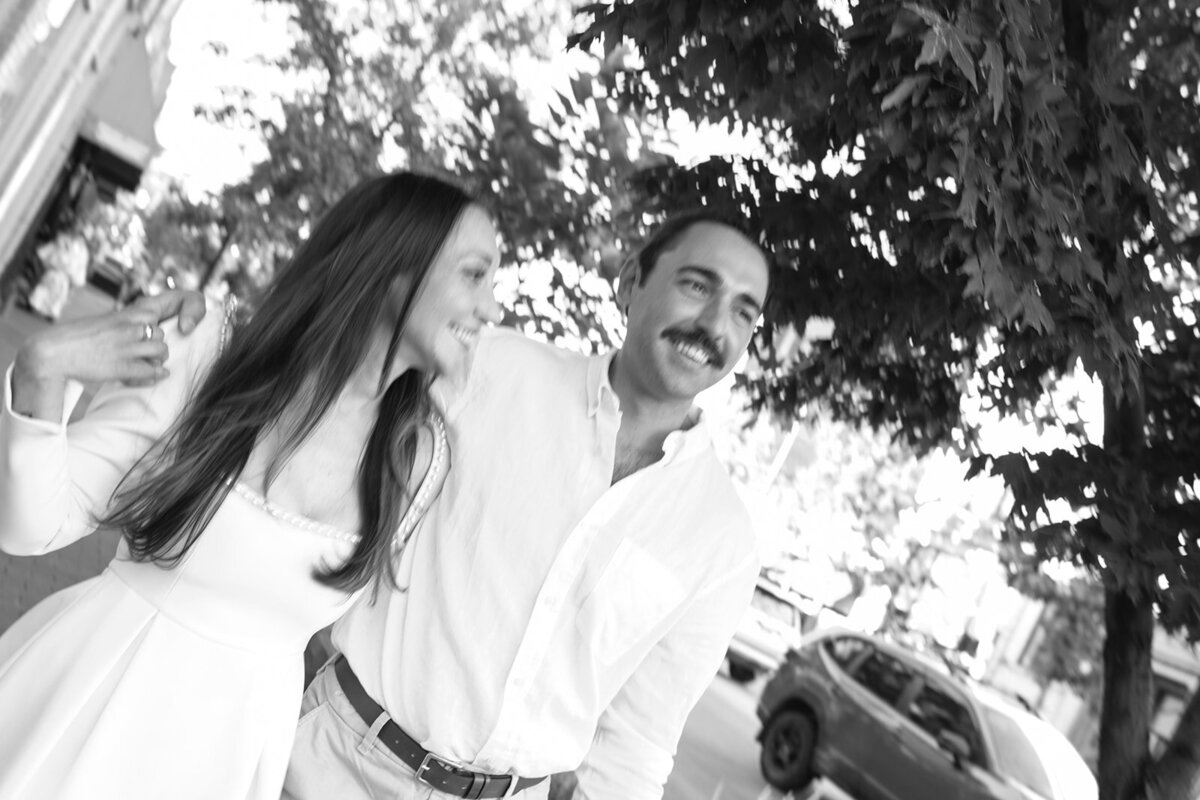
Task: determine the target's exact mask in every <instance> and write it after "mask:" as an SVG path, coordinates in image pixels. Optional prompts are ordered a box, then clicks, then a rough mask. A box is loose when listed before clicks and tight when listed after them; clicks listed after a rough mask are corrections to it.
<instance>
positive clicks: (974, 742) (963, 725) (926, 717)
mask: <svg viewBox="0 0 1200 800" xmlns="http://www.w3.org/2000/svg"><path fill="white" fill-rule="evenodd" d="M907 716H908V718H909V719H911V720H912V721H913V722H914V723H916V725H917V727H919V728H920V729H921V730H923V731H925V732H926V733H928V734H929V735H930V736H932V737H933V738H934V739H937V738H938V734H940V733H941V732H942V731H950V732H951V733H957V734H958V735H959V736H961V737H962V738H963V740H964V741H966V743H967V745H968V746H969V747H970V749H971V754H970V756H969V758H970V760H971V761H974V762H975V763H979V761H980V758H979V731H977V730H976V729H975V722H974V721H973V720H972V719H971V712H970V711H968V710H967V707H966V706H964V705H963V704H962V703H960V702H959V701H957V700H955V699H954V698H953V697H951V696H950V695H948V694H946V693H945V692H943V691H942V690H941V689H939V688H937V687H936V686H931V685H930V684H925V686H924V687H922V689H921V691H920V692H919V693H918V694H917V696H916V697H914V698H913V701H912V702H911V703H910V704H909V706H908V711H907Z"/></svg>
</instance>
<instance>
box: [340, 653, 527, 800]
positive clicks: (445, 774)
mask: <svg viewBox="0 0 1200 800" xmlns="http://www.w3.org/2000/svg"><path fill="white" fill-rule="evenodd" d="M333 672H334V674H335V675H336V676H337V679H338V683H339V684H341V687H342V691H344V692H345V693H346V699H347V700H349V701H350V705H351V706H353V707H354V710H355V711H357V712H358V715H359V716H360V717H362V720H363V722H365V723H367V724H368V725H371V726H372V727H374V724H375V722H376V721H377V720H378V719H379V715H380V714H386V713H387V712H385V711H384V710H383V708H382V707H381V706H380V705H379V704H378V703H376V702H375V701H374V700H372V699H371V696H370V695H369V694H367V690H366V689H364V688H363V686H362V684H361V683H359V681H358V677H357V676H355V674H354V670H352V669H351V668H350V662H349V661H347V660H346V657H345V656H338V658H337V660H336V661H335V662H334V664H333ZM376 738H378V739H379V741H381V742H383V744H384V745H385V746H386V747H387V749H388V750H391V751H392V752H393V753H395V754H396V756H397V757H399V759H400V760H401V761H403V762H404V763H405V764H407V765H408V766H409V767H411V768H412V770H413V772H414V773H415V775H416V777H417V780H419V781H421V782H422V783H425V784H427V785H429V786H432V787H433V788H435V789H437V790H438V791H440V792H446V793H448V794H453V795H457V796H458V797H466V798H477V797H511V796H512V795H514V794H516V793H517V792H520V791H523V790H525V789H528V788H529V787H530V786H536V785H537V784H539V783H541V782H542V781H544V780H546V778H545V777H541V778H520V777H517V776H516V775H489V774H487V773H484V772H474V771H473V770H471V769H469V768H467V767H464V766H463V765H461V764H458V763H456V762H454V761H451V760H449V759H445V758H442V757H441V756H438V755H435V754H434V753H431V752H429V751H428V750H426V749H425V748H423V747H421V745H419V744H417V742H416V741H415V740H414V739H413V738H412V737H411V736H409V735H408V734H407V733H405V732H404V730H403V729H402V728H401V727H400V726H399V725H397V724H396V723H395V722H394V721H393V720H392V719H391V718H389V719H388V721H387V722H385V723H384V724H383V726H382V727H381V728H380V729H379V732H378V733H377V734H376Z"/></svg>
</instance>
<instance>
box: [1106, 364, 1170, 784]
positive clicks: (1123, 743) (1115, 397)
mask: <svg viewBox="0 0 1200 800" xmlns="http://www.w3.org/2000/svg"><path fill="white" fill-rule="evenodd" d="M1122 388H1123V391H1121V392H1118V391H1116V390H1115V389H1114V387H1113V386H1112V384H1111V383H1109V382H1106V383H1105V384H1104V449H1105V450H1106V451H1107V452H1108V453H1109V454H1110V455H1112V456H1115V457H1117V458H1120V459H1122V460H1124V461H1125V462H1126V463H1135V464H1136V463H1137V462H1138V461H1139V460H1140V458H1141V456H1142V454H1143V452H1144V451H1145V447H1146V410H1145V405H1144V402H1143V397H1142V388H1141V376H1140V374H1138V373H1136V372H1135V373H1134V374H1133V375H1130V376H1128V377H1127V379H1126V381H1125V384H1124V386H1123V387H1122ZM1114 488H1115V487H1114ZM1122 500H1125V501H1129V500H1133V502H1134V504H1135V505H1134V508H1132V509H1130V508H1128V507H1126V509H1125V511H1126V513H1125V514H1123V515H1118V514H1116V513H1114V512H1115V509H1116V507H1117V506H1118V505H1120V504H1121V501H1122ZM1136 503H1137V500H1136V492H1135V496H1134V497H1127V498H1120V497H1115V496H1109V498H1108V499H1107V500H1101V502H1100V504H1099V509H1098V510H1099V512H1100V514H1101V515H1102V517H1103V516H1108V518H1109V519H1111V520H1116V519H1120V520H1121V521H1120V522H1115V525H1124V526H1128V527H1129V528H1130V529H1131V530H1129V531H1128V533H1129V534H1130V538H1131V539H1133V538H1136V537H1137V536H1138V533H1139V528H1140V527H1141V514H1140V513H1137V511H1138V509H1137V508H1136ZM1102 527H1103V526H1102ZM1139 589H1141V590H1142V591H1140V592H1139V591H1138V590H1139ZM1151 591H1152V587H1142V586H1136V585H1135V586H1133V587H1130V586H1120V585H1118V584H1117V583H1116V580H1115V578H1114V577H1113V576H1112V575H1109V576H1108V577H1107V578H1106V580H1105V587H1104V629H1105V639H1104V700H1103V706H1102V708H1101V710H1100V758H1099V770H1100V774H1099V776H1098V778H1099V783H1100V800H1143V798H1145V775H1146V765H1147V761H1148V759H1149V748H1150V705H1151V691H1152V682H1153V668H1152V667H1153V665H1152V661H1151V648H1152V645H1153V640H1154V626H1155V620H1154V606H1153V605H1152V603H1151V600H1150V596H1151ZM1173 800H1175V799H1174V798H1173ZM1178 800H1183V798H1178Z"/></svg>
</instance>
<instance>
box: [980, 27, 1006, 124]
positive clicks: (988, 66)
mask: <svg viewBox="0 0 1200 800" xmlns="http://www.w3.org/2000/svg"><path fill="white" fill-rule="evenodd" d="M983 68H984V70H985V71H986V72H987V89H988V99H989V100H991V101H992V122H993V123H996V122H999V121H1000V110H1001V108H1003V106H1004V84H1005V77H1006V76H1005V74H1004V56H1003V55H1002V54H1001V52H1000V45H998V44H997V43H996V42H994V41H992V40H988V42H987V43H986V44H985V45H984V46H983Z"/></svg>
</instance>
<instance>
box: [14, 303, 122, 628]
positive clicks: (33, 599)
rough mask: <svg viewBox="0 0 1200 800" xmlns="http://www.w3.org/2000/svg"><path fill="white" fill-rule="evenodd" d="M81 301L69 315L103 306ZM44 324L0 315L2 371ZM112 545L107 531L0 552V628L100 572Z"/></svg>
mask: <svg viewBox="0 0 1200 800" xmlns="http://www.w3.org/2000/svg"><path fill="white" fill-rule="evenodd" d="M80 300H81V302H80V303H72V305H73V306H74V307H73V308H72V309H71V311H72V312H74V313H72V314H71V315H72V316H82V315H85V314H87V313H96V312H97V311H100V310H103V309H102V308H97V307H95V302H93V300H92V299H91V298H88V297H87V295H86V294H84V295H83V297H81V298H80ZM47 324H48V323H46V322H43V321H42V320H40V319H38V318H36V317H34V316H33V315H31V314H29V313H27V312H24V311H18V310H13V311H10V312H9V313H7V314H3V315H0V370H4V371H7V369H8V365H9V364H10V363H12V359H13V356H15V355H16V352H17V348H18V347H19V346H20V344H21V342H22V341H23V340H24V339H25V337H26V336H28V335H29V334H31V333H33V332H34V331H36V330H38V329H40V328H42V327H44V326H45V325H47ZM116 548H117V534H116V533H111V532H106V533H103V534H97V535H95V536H88V537H86V538H84V539H83V540H81V541H79V542H76V543H75V544H73V545H71V546H70V547H66V548H64V549H62V550H59V551H56V552H54V553H50V554H48V555H44V556H36V557H33V558H16V557H13V556H9V555H5V554H3V553H0V631H4V630H6V629H7V628H8V626H9V625H11V624H12V623H13V622H14V621H15V620H16V619H17V617H19V616H21V614H23V613H25V612H26V611H28V610H29V609H30V608H31V607H32V606H33V605H34V604H36V603H37V602H38V601H39V600H41V599H42V598H44V597H46V596H47V595H49V594H52V593H53V592H56V591H58V590H59V589H62V588H65V587H67V586H70V585H71V584H73V583H78V582H79V581H81V580H83V579H85V578H90V577H92V576H93V575H96V574H97V573H99V572H100V570H102V569H103V568H104V566H105V565H106V564H107V563H108V562H109V560H111V559H112V556H113V553H114V552H115V551H116Z"/></svg>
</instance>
